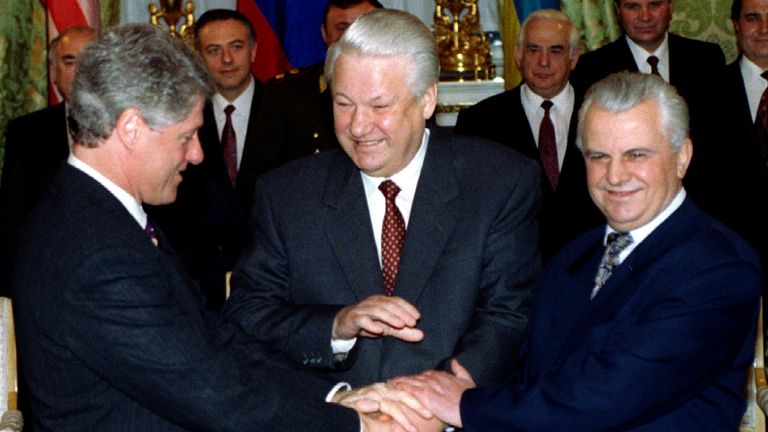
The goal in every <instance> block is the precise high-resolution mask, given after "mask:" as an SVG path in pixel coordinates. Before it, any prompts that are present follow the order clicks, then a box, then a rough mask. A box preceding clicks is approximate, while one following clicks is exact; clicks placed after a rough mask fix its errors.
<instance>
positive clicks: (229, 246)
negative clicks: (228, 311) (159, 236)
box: [147, 81, 262, 310]
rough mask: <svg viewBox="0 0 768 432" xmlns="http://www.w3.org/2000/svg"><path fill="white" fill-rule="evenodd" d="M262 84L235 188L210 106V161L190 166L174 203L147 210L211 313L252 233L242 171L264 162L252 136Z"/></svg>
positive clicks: (203, 135)
mask: <svg viewBox="0 0 768 432" xmlns="http://www.w3.org/2000/svg"><path fill="white" fill-rule="evenodd" d="M261 94H262V86H261V84H260V83H259V82H258V81H256V90H255V91H254V94H253V101H252V103H251V112H250V115H249V118H248V133H247V134H246V136H245V146H244V148H243V155H242V160H241V163H240V169H239V171H238V179H237V182H236V183H235V186H234V187H233V186H232V183H231V182H230V181H229V176H228V174H227V167H226V164H225V163H224V157H223V155H222V150H221V142H220V137H219V134H218V129H217V127H216V118H215V116H214V113H213V108H212V105H211V103H208V104H206V106H205V108H204V110H203V127H202V128H200V131H198V137H199V138H200V144H201V146H202V148H203V153H204V155H205V159H204V160H203V162H202V163H200V164H199V165H197V166H193V165H189V166H188V167H187V170H186V171H185V172H184V173H183V176H184V181H183V182H182V183H181V185H180V186H179V189H178V196H177V199H176V201H175V202H174V203H173V204H170V205H166V206H159V207H150V206H147V212H148V213H149V214H150V216H151V217H152V218H153V220H154V221H155V222H156V224H157V225H158V226H160V227H161V228H162V229H163V231H164V232H165V233H166V235H167V236H168V238H169V239H170V240H171V243H172V244H173V246H174V248H175V249H176V250H177V252H178V254H179V256H180V257H181V259H182V261H183V262H184V264H185V266H186V267H187V269H188V270H189V272H190V274H191V275H192V277H193V278H194V279H196V280H197V281H198V282H199V283H200V285H201V288H202V290H203V294H204V296H205V298H206V302H207V306H208V308H209V309H213V310H218V309H220V308H221V306H222V304H223V303H224V297H225V273H226V272H227V271H231V270H232V269H233V268H234V265H235V263H236V262H237V260H238V259H239V258H240V254H241V253H242V251H243V248H244V247H245V244H246V242H247V239H248V237H249V232H250V226H249V225H250V223H251V222H250V219H251V218H250V213H249V211H248V208H249V207H248V206H249V205H250V204H249V203H251V202H252V201H253V199H252V198H250V197H249V196H248V194H247V193H246V192H245V189H244V187H243V183H244V182H243V179H242V177H243V172H244V171H245V170H247V169H248V168H246V166H248V165H253V164H252V163H249V162H247V161H248V160H252V159H256V160H259V158H260V157H261V152H262V149H261V144H260V143H259V142H257V141H256V139H255V137H254V134H253V133H252V130H253V127H254V124H255V123H256V112H257V111H258V109H259V104H260V102H261Z"/></svg>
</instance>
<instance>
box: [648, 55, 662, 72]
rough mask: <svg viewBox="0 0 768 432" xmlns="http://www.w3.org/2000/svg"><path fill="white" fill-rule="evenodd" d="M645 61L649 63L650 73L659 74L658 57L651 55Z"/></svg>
mask: <svg viewBox="0 0 768 432" xmlns="http://www.w3.org/2000/svg"><path fill="white" fill-rule="evenodd" d="M647 62H648V64H649V65H651V73H652V74H653V75H658V76H661V74H660V73H659V58H658V57H656V56H654V55H652V56H649V57H648V59H647Z"/></svg>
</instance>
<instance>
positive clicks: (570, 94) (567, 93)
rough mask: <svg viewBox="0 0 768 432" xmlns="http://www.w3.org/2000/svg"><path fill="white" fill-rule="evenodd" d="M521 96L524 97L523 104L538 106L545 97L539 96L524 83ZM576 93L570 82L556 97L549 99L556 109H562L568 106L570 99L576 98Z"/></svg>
mask: <svg viewBox="0 0 768 432" xmlns="http://www.w3.org/2000/svg"><path fill="white" fill-rule="evenodd" d="M520 94H521V97H522V98H523V105H528V106H537V107H540V106H541V103H542V102H544V100H545V99H544V98H543V97H541V96H539V95H538V94H536V93H534V92H533V90H531V88H530V87H528V84H523V85H522V87H521V89H520ZM574 95H575V93H574V91H573V86H571V84H570V83H568V84H566V86H565V87H563V89H562V90H560V93H558V94H556V95H555V97H553V98H551V99H549V100H550V101H552V103H553V104H554V105H553V106H554V107H555V109H558V108H559V109H562V107H564V106H566V105H567V104H568V102H569V101H572V100H574V97H575V96H574Z"/></svg>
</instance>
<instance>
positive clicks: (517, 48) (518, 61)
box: [515, 44, 523, 69]
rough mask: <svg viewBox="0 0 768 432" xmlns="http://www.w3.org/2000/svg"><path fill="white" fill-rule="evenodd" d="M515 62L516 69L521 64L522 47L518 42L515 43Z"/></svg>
mask: <svg viewBox="0 0 768 432" xmlns="http://www.w3.org/2000/svg"><path fill="white" fill-rule="evenodd" d="M515 63H516V64H517V68H518V69H520V65H521V64H523V47H522V46H521V45H520V44H515Z"/></svg>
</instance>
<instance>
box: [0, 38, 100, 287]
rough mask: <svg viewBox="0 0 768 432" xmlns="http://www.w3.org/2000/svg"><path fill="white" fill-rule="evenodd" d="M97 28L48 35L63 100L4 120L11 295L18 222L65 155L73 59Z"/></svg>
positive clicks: (4, 254) (2, 258)
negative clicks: (11, 275) (53, 36)
mask: <svg viewBox="0 0 768 432" xmlns="http://www.w3.org/2000/svg"><path fill="white" fill-rule="evenodd" d="M96 33H97V30H96V29H94V28H91V27H86V26H73V27H69V28H67V29H65V30H64V31H62V32H61V33H60V34H59V36H57V37H56V38H54V39H53V40H52V41H51V44H50V46H49V48H48V66H49V71H50V74H51V80H52V81H53V83H54V85H55V86H56V88H57V89H58V90H59V93H61V95H62V97H63V101H62V102H61V103H59V104H56V105H54V106H52V107H48V108H44V109H42V110H39V111H35V112H33V113H30V114H27V115H24V116H21V117H18V118H15V119H13V120H11V121H9V122H8V128H7V130H6V138H5V159H4V161H3V175H2V180H0V269H1V270H0V272H1V273H2V274H1V275H0V295H4V296H8V295H11V293H10V287H9V284H10V272H11V271H12V261H13V255H14V252H15V249H16V246H17V243H18V238H17V235H18V230H19V227H20V226H21V224H22V223H23V221H24V219H25V218H26V217H27V215H28V214H29V212H30V211H31V210H32V208H33V207H34V206H35V204H37V202H38V201H39V200H40V198H41V197H42V196H43V194H44V193H45V192H46V191H47V190H48V188H49V187H50V186H51V182H52V181H53V177H54V174H55V172H56V169H57V168H58V167H59V165H60V164H61V163H62V162H63V161H64V160H65V159H66V158H67V156H68V155H69V151H70V146H71V139H70V137H69V133H68V132H67V112H68V106H69V105H68V100H69V99H70V87H71V86H72V82H73V81H74V79H75V59H76V58H77V56H78V55H79V54H80V52H81V51H82V50H83V48H85V46H86V45H88V43H89V42H90V41H91V39H93V37H94V36H95V35H96Z"/></svg>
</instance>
